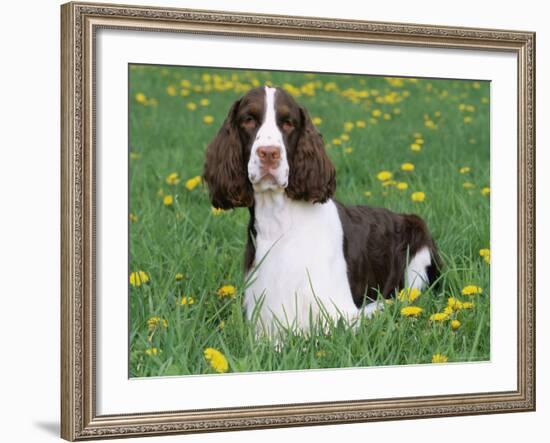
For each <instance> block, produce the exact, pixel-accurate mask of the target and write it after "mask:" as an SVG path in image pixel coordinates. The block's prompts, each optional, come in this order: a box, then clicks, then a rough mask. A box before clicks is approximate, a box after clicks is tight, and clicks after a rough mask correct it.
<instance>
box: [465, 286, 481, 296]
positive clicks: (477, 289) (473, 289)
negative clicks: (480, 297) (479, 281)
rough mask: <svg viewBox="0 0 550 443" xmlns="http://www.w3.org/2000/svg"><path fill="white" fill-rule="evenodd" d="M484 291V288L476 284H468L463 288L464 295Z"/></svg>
mask: <svg viewBox="0 0 550 443" xmlns="http://www.w3.org/2000/svg"><path fill="white" fill-rule="evenodd" d="M482 293H483V289H482V288H480V287H479V286H476V285H468V286H465V287H464V288H462V295H477V294H482Z"/></svg>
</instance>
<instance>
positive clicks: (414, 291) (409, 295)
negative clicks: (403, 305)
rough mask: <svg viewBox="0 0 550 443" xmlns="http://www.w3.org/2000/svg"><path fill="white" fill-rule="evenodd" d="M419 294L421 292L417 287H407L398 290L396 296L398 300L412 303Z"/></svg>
mask: <svg viewBox="0 0 550 443" xmlns="http://www.w3.org/2000/svg"><path fill="white" fill-rule="evenodd" d="M421 295H422V292H421V291H420V290H419V289H418V288H407V289H401V291H399V294H398V295H397V298H398V300H400V301H408V302H409V303H412V302H413V301H415V300H416V299H417V298H418V297H420V296H421Z"/></svg>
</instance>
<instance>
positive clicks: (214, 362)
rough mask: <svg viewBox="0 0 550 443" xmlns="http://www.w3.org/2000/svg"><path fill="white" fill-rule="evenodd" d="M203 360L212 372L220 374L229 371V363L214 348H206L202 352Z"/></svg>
mask: <svg viewBox="0 0 550 443" xmlns="http://www.w3.org/2000/svg"><path fill="white" fill-rule="evenodd" d="M204 358H205V359H206V361H208V363H210V366H211V367H212V369H214V371H216V372H219V373H220V374H221V373H224V372H227V371H228V370H229V363H228V362H227V358H225V355H223V354H222V353H221V352H220V351H218V350H217V349H214V348H206V349H205V350H204Z"/></svg>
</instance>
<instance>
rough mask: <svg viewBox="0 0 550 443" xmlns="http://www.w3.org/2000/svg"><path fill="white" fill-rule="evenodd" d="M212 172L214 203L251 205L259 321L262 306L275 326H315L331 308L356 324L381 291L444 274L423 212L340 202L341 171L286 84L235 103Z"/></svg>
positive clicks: (251, 300)
mask: <svg viewBox="0 0 550 443" xmlns="http://www.w3.org/2000/svg"><path fill="white" fill-rule="evenodd" d="M204 178H205V181H206V183H207V185H208V188H209V192H210V197H211V200H212V204H213V206H215V207H217V208H223V209H230V208H234V207H247V208H249V211H250V223H249V229H248V244H247V246H246V251H245V272H246V274H247V275H248V277H250V284H249V286H248V287H247V288H246V290H245V298H244V305H245V309H246V312H247V315H248V317H249V318H250V317H251V316H252V313H253V312H254V310H255V309H257V308H259V317H260V320H261V323H262V324H263V326H264V327H265V328H266V329H267V330H268V331H273V330H274V329H275V328H274V325H275V324H282V325H284V326H285V327H293V328H297V329H299V330H307V329H308V328H309V326H310V320H311V319H314V320H317V319H319V317H320V314H321V311H323V315H324V316H326V315H328V316H329V317H330V318H332V319H334V320H336V319H338V318H340V317H344V318H345V319H347V320H355V319H357V318H359V317H360V316H361V315H365V314H366V315H370V314H372V312H374V311H375V310H376V309H378V308H379V304H378V303H377V302H374V300H376V298H377V295H378V293H379V292H380V293H381V294H382V295H383V296H384V297H390V296H392V295H393V294H394V293H395V290H398V289H401V288H403V287H409V288H419V289H422V288H424V287H425V286H426V285H429V284H431V283H432V282H433V281H434V280H435V279H436V277H437V273H438V267H439V263H440V260H439V256H438V253H437V248H436V246H435V243H434V241H433V240H432V238H431V236H430V234H429V232H428V229H427V227H426V225H425V223H424V222H423V220H422V219H421V218H420V217H418V216H416V215H409V214H396V213H393V212H391V211H389V210H387V209H383V208H371V207H369V206H344V205H342V204H341V203H339V202H337V201H336V200H334V199H333V198H332V197H333V195H334V192H335V189H336V172H335V168H334V166H333V164H332V162H331V161H330V159H329V157H328V155H327V153H326V152H325V148H324V144H323V140H322V137H321V135H320V134H319V132H318V131H317V129H316V128H315V127H314V125H313V124H312V122H311V119H310V117H309V116H308V114H307V112H306V110H305V109H304V107H303V106H300V105H299V104H298V103H297V102H296V101H295V100H294V99H293V98H292V97H291V96H290V95H289V94H288V93H287V92H285V91H284V90H282V89H279V88H271V87H267V86H266V87H261V88H256V89H252V90H250V91H249V92H248V93H247V94H246V95H245V96H244V97H242V98H241V99H240V100H237V101H236V102H235V103H233V105H232V106H231V109H230V110H229V114H228V116H227V118H226V120H225V121H224V123H223V125H222V127H221V128H220V130H219V131H218V133H217V135H216V137H215V138H214V140H213V141H212V142H211V143H210V145H209V146H208V149H207V153H206V162H205V167H204ZM369 302H370V303H369ZM258 303H260V306H257V304H258Z"/></svg>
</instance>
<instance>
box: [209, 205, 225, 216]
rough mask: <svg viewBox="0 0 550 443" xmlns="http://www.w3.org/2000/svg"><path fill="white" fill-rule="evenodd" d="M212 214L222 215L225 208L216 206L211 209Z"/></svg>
mask: <svg viewBox="0 0 550 443" xmlns="http://www.w3.org/2000/svg"><path fill="white" fill-rule="evenodd" d="M211 212H212V215H220V214H223V213H224V210H223V209H221V208H214V207H212V209H211Z"/></svg>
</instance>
